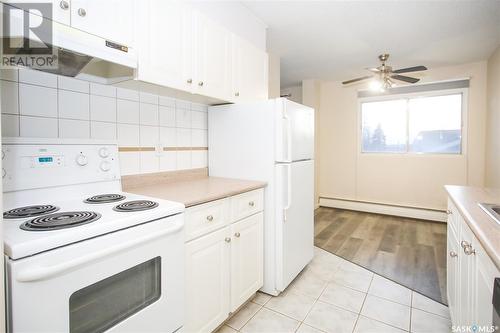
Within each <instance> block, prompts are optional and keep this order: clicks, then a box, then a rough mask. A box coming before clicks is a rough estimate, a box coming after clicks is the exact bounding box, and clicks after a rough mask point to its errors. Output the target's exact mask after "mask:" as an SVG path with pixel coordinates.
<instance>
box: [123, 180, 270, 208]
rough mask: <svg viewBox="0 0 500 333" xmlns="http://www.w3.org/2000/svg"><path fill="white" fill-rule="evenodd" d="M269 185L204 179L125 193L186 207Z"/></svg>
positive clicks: (132, 189) (148, 186) (128, 189)
mask: <svg viewBox="0 0 500 333" xmlns="http://www.w3.org/2000/svg"><path fill="white" fill-rule="evenodd" d="M266 185H267V183H265V182H260V181H252V180H242V179H230V178H219V177H203V178H197V179H190V180H181V181H171V182H166V183H159V184H154V185H145V186H140V185H138V186H134V187H128V188H124V191H126V192H130V193H135V194H142V195H146V196H150V197H155V198H159V199H165V200H170V201H176V202H180V203H183V204H184V205H185V206H186V207H190V206H194V205H199V204H202V203H205V202H209V201H214V200H218V199H222V198H227V197H230V196H233V195H237V194H240V193H243V192H248V191H251V190H255V189H258V188H262V187H265V186H266Z"/></svg>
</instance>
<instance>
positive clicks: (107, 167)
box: [99, 161, 111, 172]
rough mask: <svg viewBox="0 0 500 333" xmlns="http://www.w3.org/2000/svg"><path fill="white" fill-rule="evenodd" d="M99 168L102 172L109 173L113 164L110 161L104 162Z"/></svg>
mask: <svg viewBox="0 0 500 333" xmlns="http://www.w3.org/2000/svg"><path fill="white" fill-rule="evenodd" d="M99 167H100V168H101V170H102V171H104V172H107V171H109V170H110V169H111V164H110V163H109V162H108V161H103V162H101V165H100V166H99Z"/></svg>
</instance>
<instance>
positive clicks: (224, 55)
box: [193, 13, 231, 100]
mask: <svg viewBox="0 0 500 333" xmlns="http://www.w3.org/2000/svg"><path fill="white" fill-rule="evenodd" d="M195 17H196V21H195V25H196V34H195V54H196V58H195V73H196V82H195V84H194V85H193V87H194V89H193V92H194V93H199V94H201V95H206V96H210V97H215V98H219V99H222V100H228V98H229V96H230V95H231V34H230V33H229V31H227V30H226V29H225V28H224V27H222V26H220V25H219V24H217V23H215V22H213V21H212V20H210V19H209V18H207V17H206V16H204V15H201V14H199V13H196V15H195Z"/></svg>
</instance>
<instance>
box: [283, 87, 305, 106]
mask: <svg viewBox="0 0 500 333" xmlns="http://www.w3.org/2000/svg"><path fill="white" fill-rule="evenodd" d="M288 94H290V95H291V96H290V97H287V98H288V99H289V100H291V101H294V102H297V103H300V104H302V85H297V86H293V87H285V88H281V91H280V95H281V96H283V95H288Z"/></svg>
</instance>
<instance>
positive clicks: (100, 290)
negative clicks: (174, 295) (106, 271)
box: [69, 257, 161, 333]
mask: <svg viewBox="0 0 500 333" xmlns="http://www.w3.org/2000/svg"><path fill="white" fill-rule="evenodd" d="M160 295H161V258H160V257H156V258H153V259H151V260H148V261H146V262H143V263H142V264H139V265H137V266H134V267H132V268H129V269H127V270H125V271H123V272H120V273H118V274H115V275H113V276H110V277H108V278H106V279H104V280H101V281H99V282H96V283H94V284H92V285H90V286H87V287H85V288H83V289H80V290H78V291H76V292H74V293H73V294H72V295H71V297H70V298H69V327H70V332H72V333H79V332H85V333H90V332H102V331H105V330H107V329H109V328H111V327H113V326H114V325H116V324H118V323H119V322H121V321H123V320H125V319H127V318H128V317H130V316H132V315H133V314H135V313H137V312H138V311H141V310H142V309H144V308H145V307H147V306H148V305H150V304H152V303H154V302H155V301H157V300H158V299H159V298H160Z"/></svg>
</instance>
